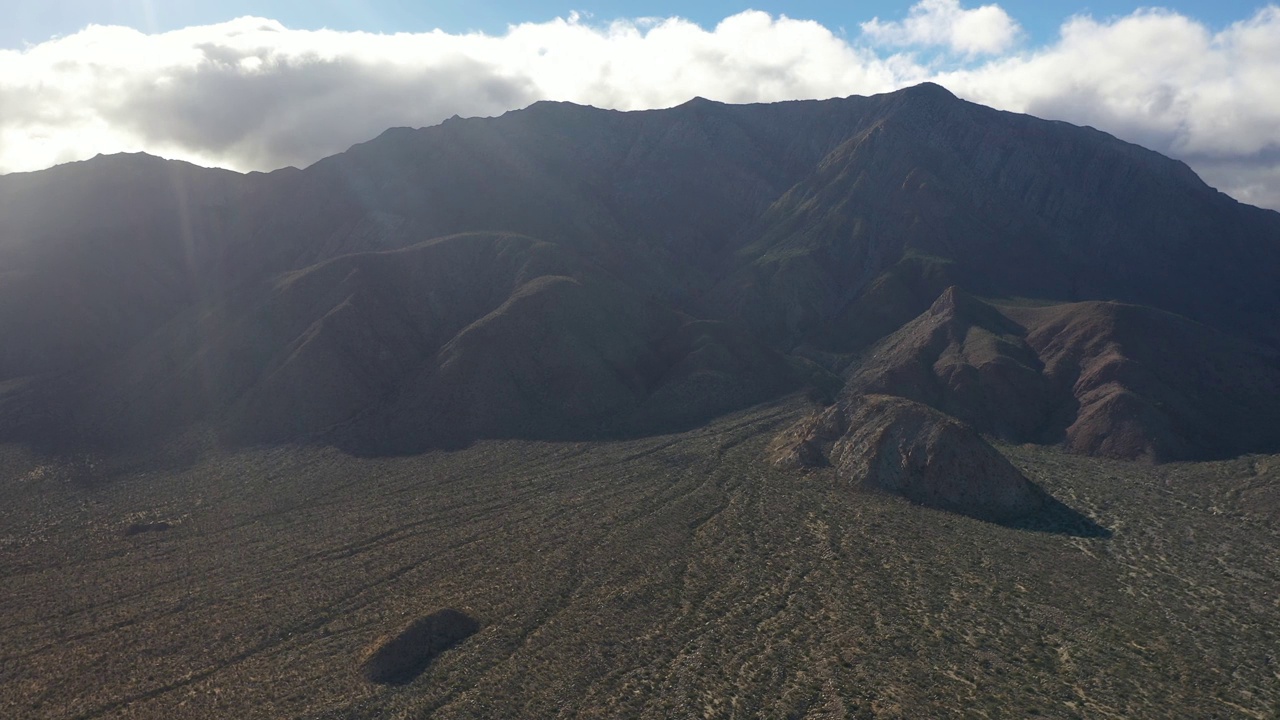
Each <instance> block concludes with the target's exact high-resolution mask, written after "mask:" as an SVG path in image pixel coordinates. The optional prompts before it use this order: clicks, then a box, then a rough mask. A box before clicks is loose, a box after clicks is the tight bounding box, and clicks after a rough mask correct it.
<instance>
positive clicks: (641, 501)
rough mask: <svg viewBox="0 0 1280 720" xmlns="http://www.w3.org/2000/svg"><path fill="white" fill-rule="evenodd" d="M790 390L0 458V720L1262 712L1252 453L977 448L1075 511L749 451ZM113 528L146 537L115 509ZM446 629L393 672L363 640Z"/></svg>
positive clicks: (784, 406) (1262, 584)
mask: <svg viewBox="0 0 1280 720" xmlns="http://www.w3.org/2000/svg"><path fill="white" fill-rule="evenodd" d="M804 410H805V409H804V408H802V407H800V406H799V404H798V403H796V402H795V401H793V400H789V401H787V402H784V403H781V404H778V405H773V406H767V407H763V408H758V409H755V410H752V411H749V412H746V413H741V414H738V415H735V416H731V417H728V418H725V419H723V420H721V421H718V422H716V423H714V424H712V425H709V426H707V427H705V428H702V429H698V430H694V431H691V432H687V433H684V434H680V435H671V436H664V437H654V438H647V439H642V440H635V441H627V442H616V443H594V444H587V443H534V442H515V441H511V442H497V441H490V442H482V443H478V444H476V445H474V446H472V447H470V448H468V449H465V450H461V451H456V452H449V453H444V452H441V453H430V454H426V455H420V456H415V457H403V458H384V459H357V458H352V457H348V456H345V455H343V454H341V453H338V452H336V451H334V450H330V449H309V448H286V449H270V450H266V449H264V450H256V451H246V452H238V453H234V454H213V455H210V456H207V457H206V458H204V459H203V460H201V461H200V462H198V463H196V464H194V465H192V466H190V467H186V468H181V469H172V470H139V469H132V470H127V471H126V470H117V471H112V470H110V468H109V467H107V466H103V467H101V468H100V469H99V470H98V471H97V472H98V475H97V476H96V477H93V478H89V479H87V480H86V479H83V478H80V479H77V480H76V481H75V482H72V481H70V480H69V479H68V477H67V476H66V475H65V474H60V473H59V472H57V468H56V467H51V466H50V461H48V460H47V459H42V458H36V457H33V456H31V455H29V454H27V453H25V452H24V451H22V450H20V449H17V448H6V449H4V450H3V451H2V452H0V483H2V486H0V492H3V493H4V496H5V498H6V501H5V503H4V504H3V505H2V506H0V578H2V579H3V583H2V584H0V588H2V589H0V715H3V716H5V717H14V718H25V717H36V718H43V717H48V718H98V717H122V716H123V717H138V718H207V717H246V718H280V717H304V718H349V717H350V718H382V717H426V716H431V717H438V718H489V717H513V718H519V717H527V718H552V717H581V716H589V717H649V718H665V717H716V718H729V717H740V718H749V717H779V718H782V717H793V718H804V717H807V718H820V717H958V716H963V717H976V718H982V717H990V718H994V717H1052V718H1077V717H1078V718H1084V717H1090V718H1092V717H1151V718H1165V717H1174V716H1178V717H1198V718H1212V717H1223V718H1226V717H1256V718H1267V717H1275V716H1276V714H1277V713H1278V712H1280V675H1278V673H1280V656H1278V655H1280V653H1278V649H1280V638H1277V632H1278V629H1280V595H1278V593H1280V575H1278V573H1280V535H1278V530H1277V524H1276V522H1277V519H1278V518H1280V459H1277V458H1275V457H1246V458H1242V459H1239V460H1234V461H1229V462H1222V463H1212V464H1185V465H1168V466H1158V467H1152V466H1148V465H1140V464H1132V463H1122V462H1108V461H1099V460H1093V459H1087V458H1081V457H1075V456H1070V455H1065V454H1062V453H1058V452H1056V451H1053V450H1046V449H1044V448H1040V447H1031V446H1027V447H1022V446H1009V447H1001V450H1002V452H1004V453H1005V454H1006V455H1007V456H1008V457H1009V458H1010V460H1011V461H1012V462H1013V463H1014V464H1015V465H1016V466H1017V467H1018V468H1019V469H1020V470H1022V471H1023V472H1024V473H1025V474H1026V475H1027V477H1028V478H1030V479H1031V480H1032V481H1034V482H1036V483H1038V484H1039V485H1040V486H1042V487H1043V488H1044V489H1045V490H1047V491H1048V492H1049V493H1051V494H1052V495H1053V496H1054V497H1056V498H1057V499H1058V500H1061V501H1062V502H1064V503H1065V504H1066V505H1068V506H1069V507H1071V508H1073V509H1074V510H1076V511H1079V512H1080V513H1082V514H1084V515H1086V516H1088V517H1090V518H1092V520H1093V521H1095V522H1097V523H1098V524H1099V525H1101V526H1102V527H1104V528H1107V529H1109V530H1110V531H1111V534H1110V536H1109V537H1107V536H1103V535H1098V534H1094V535H1092V536H1090V535H1084V536H1082V535H1079V534H1071V533H1069V532H1046V531H1037V530H1035V529H1030V527H1033V526H1029V527H1027V528H1021V529H1019V528H1011V527H1006V526H1001V525H996V524H991V523H985V522H981V521H978V520H974V519H971V518H967V517H963V516H959V515H953V514H948V513H945V512H940V511H936V510H930V509H926V508H922V507H918V506H914V505H911V504H910V503H908V502H906V501H904V500H901V499H899V498H895V497H891V496H888V495H882V494H869V493H866V492H857V491H854V490H853V489H852V488H851V487H849V485H848V484H847V483H845V482H842V481H841V480H840V479H839V478H838V477H836V475H835V474H834V471H832V470H829V469H827V470H818V471H812V472H808V473H801V472H784V471H780V470H776V469H774V468H772V467H771V466H769V465H768V464H767V463H765V462H763V461H762V460H761V457H762V454H763V452H764V449H765V445H766V444H767V442H768V439H769V438H770V437H771V436H772V435H773V434H775V433H776V432H777V431H778V429H780V428H781V427H783V426H784V424H786V423H790V422H794V420H795V419H796V418H797V417H799V416H800V413H801V412H803V411H804ZM135 523H142V524H158V523H164V524H166V525H167V526H168V529H167V530H164V531H162V532H159V531H151V532H136V533H132V534H130V533H129V532H127V531H126V529H127V528H130V527H132V526H133V524H135ZM440 608H465V609H466V611H467V613H468V614H469V615H471V616H473V617H474V618H475V619H476V620H477V621H478V623H479V631H478V632H476V633H475V634H474V635H471V636H470V637H467V638H465V639H462V640H461V641H460V642H458V644H456V645H454V646H453V647H451V648H450V649H447V650H444V651H442V652H439V653H438V654H437V655H435V656H434V657H433V658H432V659H431V661H430V663H429V664H427V665H426V666H425V668H424V669H422V671H421V673H420V674H418V675H416V676H415V677H412V678H411V679H410V680H409V681H408V682H404V683H402V684H376V683H371V682H369V681H368V680H367V679H366V678H365V677H364V676H362V674H361V672H362V670H361V662H362V660H364V659H365V657H366V653H367V651H368V649H369V648H370V647H372V646H374V645H375V643H377V642H378V641H379V638H384V637H389V636H390V635H391V634H394V633H396V632H398V631H400V630H402V629H405V628H406V627H413V625H412V623H413V622H414V621H415V620H417V619H419V618H423V617H424V616H427V615H428V614H429V613H432V612H434V611H436V610H438V609H440Z"/></svg>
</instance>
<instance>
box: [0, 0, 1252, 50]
mask: <svg viewBox="0 0 1280 720" xmlns="http://www.w3.org/2000/svg"><path fill="white" fill-rule="evenodd" d="M970 4H971V5H972V4H973V3H970ZM1153 4H1154V5H1158V6H1159V7H1163V8H1168V9H1171V10H1174V11H1177V12H1180V13H1182V14H1184V15H1187V16H1190V17H1193V18H1196V19H1198V20H1200V21H1202V22H1203V23H1205V24H1206V25H1207V26H1209V27H1210V28H1213V29H1221V28H1222V27H1225V26H1226V25H1227V24H1229V23H1231V22H1235V21H1237V20H1240V19H1242V18H1245V17H1248V16H1249V15H1251V14H1253V12H1254V11H1256V10H1257V9H1258V8H1260V7H1262V6H1263V5H1264V4H1265V3H1261V2H1254V1H1251V0H1219V1H1218V2H1205V1H1203V0H1199V1H1195V2H1188V1H1187V0H1168V1H1165V2H1159V3H1134V2H1118V1H1116V0H1092V2H1081V3H1059V2H1034V1H1032V0H1007V1H1005V2H1000V3H999V5H1000V6H1001V7H1003V8H1004V9H1005V10H1006V11H1007V12H1008V13H1009V14H1010V15H1012V16H1013V17H1014V19H1016V20H1017V21H1018V22H1019V23H1020V24H1021V25H1022V27H1023V29H1024V30H1025V32H1026V35H1027V37H1026V40H1027V41H1028V42H1030V43H1031V44H1039V43H1044V42H1048V41H1050V40H1052V39H1053V38H1054V37H1055V36H1056V35H1057V32H1058V28H1059V26H1060V25H1061V24H1062V22H1063V21H1064V20H1066V19H1067V18H1069V17H1070V16H1072V15H1076V14H1089V15H1092V16H1094V17H1096V18H1098V19H1103V18H1108V17H1114V16H1120V15H1127V14H1129V13H1132V12H1133V11H1134V10H1136V9H1138V8H1142V7H1148V6H1150V5H1153ZM910 5H911V3H906V2H885V1H884V0H868V1H866V2H838V1H834V0H826V1H823V0H790V1H788V2H777V1H775V0H757V1H755V2H741V1H734V0H704V1H703V2H697V3H691V2H672V1H670V0H632V1H630V2H594V1H592V0H563V1H561V0H552V1H547V0H520V1H517V0H503V1H499V0H493V1H489V2H485V1H483V0H432V1H431V2H412V1H410V0H265V1H264V0H252V1H250V0H219V1H217V2H210V1H209V0H34V1H33V0H0V8H2V9H3V16H4V18H5V22H3V23H0V47H8V48H20V47H22V46H23V43H24V42H26V43H38V42H41V41H44V40H47V39H49V38H50V37H52V36H54V35H69V34H71V33H74V32H75V31H77V30H80V29H82V28H84V27H85V26H86V25H89V24H91V23H96V24H116V25H126V26H128V27H132V28H136V29H138V30H144V31H151V32H154V31H164V30H173V29H176V28H180V27H186V26H189V25H206V24H211V23H216V22H221V21H225V20H230V19H232V18H235V17H239V16H243V15H255V16H260V17H268V18H272V19H275V20H279V21H280V22H282V23H284V24H285V25H286V26H288V27H290V28H294V29H310V30H314V29H319V28H322V27H328V28H331V29H339V30H365V31H369V32H385V33H389V32H422V31H426V30H432V29H435V28H440V29H443V30H446V31H448V32H454V33H458V32H466V31H470V30H479V31H482V32H486V33H489V34H500V33H502V32H504V31H505V29H506V27H507V25H508V24H512V23H520V22H541V21H545V20H550V19H552V18H555V17H565V16H567V15H568V14H569V13H570V12H571V11H574V10H576V11H579V12H581V13H582V14H584V15H586V16H588V17H589V18H590V19H591V20H592V21H599V22H607V21H609V20H613V19H617V18H636V17H647V16H659V17H670V16H681V17H685V18H688V19H689V20H692V21H694V22H696V23H698V24H699V25H702V26H703V27H712V26H714V25H715V24H716V23H718V22H719V21H720V20H722V19H724V18H725V17H728V16H730V15H733V14H735V13H738V12H741V11H742V10H747V9H754V10H764V11H766V12H769V13H771V14H774V15H779V14H785V15H787V16H789V17H793V18H800V19H810V20H817V21H819V22H821V23H822V24H823V25H825V26H827V27H828V28H831V29H832V30H836V31H838V30H839V29H840V28H842V27H843V28H845V29H846V31H847V32H849V33H856V32H857V26H858V25H859V24H860V23H862V22H865V21H867V20H870V19H871V18H873V17H880V18H882V19H891V18H897V17H900V16H902V15H905V13H906V11H907V8H908V7H909V6H910Z"/></svg>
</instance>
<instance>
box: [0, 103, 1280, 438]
mask: <svg viewBox="0 0 1280 720" xmlns="http://www.w3.org/2000/svg"><path fill="white" fill-rule="evenodd" d="M1278 271H1280V213H1276V212H1274V211H1270V210H1264V209H1260V208H1256V207H1251V206H1248V205H1244V204H1241V203H1239V202H1237V201H1235V200H1233V199H1232V198H1230V197H1228V196H1226V195H1224V194H1223V193H1221V192H1218V191H1216V190H1214V189H1213V188H1211V187H1209V186H1207V185H1206V184H1204V183H1203V182H1202V181H1201V180H1200V179H1199V178H1198V177H1197V176H1196V175H1195V174H1194V173H1193V172H1192V171H1191V170H1190V169H1189V168H1188V167H1187V166H1186V165H1184V164H1183V163H1181V162H1178V161H1175V160H1172V159H1169V158H1167V157H1164V156H1162V155H1159V154H1157V153H1155V152H1152V151H1149V150H1146V149H1143V148H1141V147H1139V146H1136V145H1132V144H1129V143H1126V142H1122V141H1120V140H1118V139H1116V138H1115V137H1112V136H1110V135H1108V134H1106V133H1103V132H1100V131H1097V130H1094V129H1091V128H1082V127H1076V126H1073V125H1069V124H1066V123H1061V122H1051V121H1046V120H1041V119H1037V118H1034V117H1030V116H1026V115H1019V114H1013V113H1007V112H1000V111H996V110H993V109H990V108H986V107H983V106H980V105H976V104H973V103H969V102H965V101H963V100H960V99H958V98H956V97H955V96H953V95H952V94H951V93H949V92H948V91H946V90H945V89H943V88H941V87H939V86H937V85H933V84H927V83H926V84H923V85H919V86H916V87H912V88H907V89H904V90H900V91H897V92H893V93H888V94H883V95H876V96H872V97H857V96H854V97H849V98H843V99H833V100H823V101H799V102H785V103H775V104H767V105H725V104H721V103H716V102H711V101H708V100H703V99H694V100H692V101H690V102H688V103H685V104H683V105H680V106H678V107H674V108H670V109H665V110H653V111H644V112H616V111H609V110H599V109H595V108H590V107H583V106H578V105H573V104H569V103H555V102H540V103H537V104H535V105H533V106H530V107H529V108H526V109H524V110H519V111H514V112H509V113H507V114H505V115H503V116H501V117H495V118H472V119H459V118H454V119H450V120H448V121H446V122H444V123H443V124H441V125H439V126H435V127H429V128H423V129H417V130H411V129H405V128H396V129H391V130H388V131H386V132H385V133H383V134H382V135H381V136H379V137H377V138H375V139H373V140H371V141H369V142H366V143H363V144H360V145H357V146H355V147H352V148H351V149H350V150H348V151H347V152H345V153H342V154H339V155H336V156H333V157H330V158H327V159H325V160H322V161H320V162H318V163H316V164H314V165H312V166H310V167H308V168H305V169H302V170H299V169H294V168H287V169H284V170H279V171H275V172H272V173H266V174H263V173H249V174H238V173H234V172H230V171H227V170H219V169H205V168H200V167H196V166H193V165H190V164H186V163H182V162H175V161H166V160H161V159H159V158H155V157H151V156H147V155H141V154H137V155H114V156H99V157H97V158H94V159H92V160H88V161H84V162H77V163H70V164H67V165H62V166H58V167H54V168H51V169H49V170H44V171H40V172H34V173H23V174H11V175H6V176H0V337H3V338H4V339H5V342H4V343H3V345H2V346H0V439H3V440H9V441H16V442H23V443H27V444H30V445H32V446H36V447H40V448H44V449H48V450H52V451H58V452H74V451H79V450H81V449H95V450H116V449H126V448H137V447H145V446H147V445H149V444H154V443H157V442H162V441H164V440H166V439H174V438H178V437H180V436H182V435H183V434H184V433H191V432H197V431H208V432H211V433H213V434H214V436H215V437H216V438H217V439H218V441H219V442H220V443H223V444H236V445H238V444H257V443H273V442H282V441H305V442H316V443H322V444H327V445H333V446H336V447H339V448H341V449H343V450H346V451H349V452H353V453H356V454H362V455H381V454H388V453H390V454H401V453H415V452H420V451H423V450H427V449H431V448H449V447H461V446H465V445H466V444H468V443H470V442H472V441H474V440H476V439H481V438H525V439H594V438H609V437H636V436H644V435H650V434H655V433H663V432H672V431H677V430H682V429H687V428H690V427H694V426H696V425H698V424H699V423H701V422H704V421H706V420H708V419H710V418H712V417H715V416H718V415H721V414H724V413H726V412H729V411H732V410H737V409H741V408H745V407H749V406H751V405H754V404H757V403H760V402H763V401H766V400H770V399H773V398H776V397H779V396H781V395H784V394H786V393H789V392H793V391H797V390H801V389H807V392H808V393H809V395H810V397H811V398H812V399H813V400H814V401H815V402H817V403H818V404H819V405H824V404H830V403H832V402H835V401H840V402H842V403H844V406H845V407H848V406H849V403H855V404H856V402H857V399H858V398H860V397H862V396H864V395H876V396H881V395H888V396H898V397H900V398H904V399H906V400H910V401H914V402H915V403H921V404H924V405H927V406H930V407H932V408H933V409H934V410H937V411H940V412H942V413H945V414H946V415H949V416H951V418H953V419H955V420H958V421H960V422H961V423H963V424H966V425H968V426H971V427H972V428H973V429H974V430H976V431H978V432H980V433H983V434H986V435H988V436H993V437H998V438H1000V439H1002V440H1006V441H1010V442H1020V443H1021V442H1030V443H1039V444H1049V445H1062V446H1064V447H1065V448H1066V449H1068V450H1069V451H1071V452H1076V453H1081V454H1085V455H1093V456H1103V457H1110V458H1120V459H1146V460H1150V461H1156V462H1160V461H1168V460H1184V459H1213V458H1225V457H1233V456H1236V455H1240V454H1243V453H1251V452H1277V451H1280V282H1277V277H1278V275H1277V273H1278Z"/></svg>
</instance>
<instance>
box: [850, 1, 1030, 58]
mask: <svg viewBox="0 0 1280 720" xmlns="http://www.w3.org/2000/svg"><path fill="white" fill-rule="evenodd" d="M862 32H863V34H864V35H866V36H867V37H868V38H869V39H871V40H872V41H873V42H877V43H883V44H887V45H926V46H927V45H941V46H944V47H947V48H949V49H950V50H952V51H954V52H958V53H965V54H967V55H977V54H980V53H986V54H990V53H998V52H1003V51H1005V50H1007V49H1009V47H1010V46H1011V45H1013V43H1014V41H1015V40H1017V38H1018V34H1019V33H1020V32H1021V29H1020V28H1019V27H1018V23H1017V22H1015V21H1014V19H1013V18H1011V17H1009V13H1007V12H1005V11H1004V8H1002V7H1000V6H999V5H983V6H982V7H977V8H973V9H972V10H966V9H964V8H962V7H960V0H920V2H918V3H916V4H915V5H913V6H912V7H911V9H910V10H909V11H908V12H907V17H906V19H905V20H901V21H899V22H883V21H881V20H880V18H878V17H877V18H872V19H871V20H870V21H868V22H865V23H862Z"/></svg>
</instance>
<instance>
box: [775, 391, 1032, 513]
mask: <svg viewBox="0 0 1280 720" xmlns="http://www.w3.org/2000/svg"><path fill="white" fill-rule="evenodd" d="M770 459H771V460H772V462H773V463H774V465H775V466H777V467H781V468H789V469H796V468H804V467H815V466H824V465H831V466H833V467H834V468H835V471H836V473H837V474H838V475H839V476H840V477H841V478H844V479H847V480H849V481H851V482H853V483H855V484H857V485H859V486H861V487H865V488H872V489H877V490H883V491H886V492H890V493H893V494H896V495H901V496H902V497H905V498H907V499H908V500H911V501H912V502H916V503H919V504H921V505H925V506H927V507H932V508H938V509H941V510H949V511H952V512H957V513H961V514H963V515H969V516H972V517H976V518H980V519H983V520H991V521H995V522H1002V521H1008V520H1013V519H1016V518H1019V517H1022V516H1025V515H1028V514H1031V513H1034V512H1036V511H1038V510H1040V509H1041V508H1043V507H1044V505H1045V502H1046V496H1045V494H1044V492H1043V491H1041V490H1040V489H1039V488H1038V487H1037V486H1036V485H1034V484H1032V483H1031V481H1029V480H1027V479H1026V478H1025V477H1024V476H1023V475H1022V473H1021V472H1019V471H1018V470H1017V468H1015V467H1013V466H1012V465H1011V464H1009V461H1008V460H1005V458H1004V456H1002V455H1001V454H1000V453H999V452H998V451H996V449H995V448H993V447H991V445H990V444H988V443H987V442H986V441H985V440H983V439H982V437H981V436H980V435H979V434H978V433H977V432H975V431H974V430H973V429H972V428H970V427H969V426H967V425H965V424H964V423H961V422H959V421H957V420H955V419H954V418H950V417H947V416H946V415H943V414H942V413H940V412H938V411H936V410H933V409H931V408H929V407H926V406H924V405H921V404H920V403H917V402H912V401H910V400H906V399H904V398H897V397H890V396H885V395H866V396H857V397H854V398H850V399H847V400H845V401H842V402H840V403H837V404H836V405H833V406H831V407H830V408H827V409H826V410H824V411H822V412H820V413H818V414H816V415H814V416H812V417H809V418H806V419H805V420H803V421H801V422H800V423H799V424H797V425H796V426H794V427H792V428H790V429H788V430H787V431H785V432H783V433H782V435H780V436H779V437H778V438H777V439H776V440H775V441H774V443H773V445H772V446H771V448H770Z"/></svg>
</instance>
